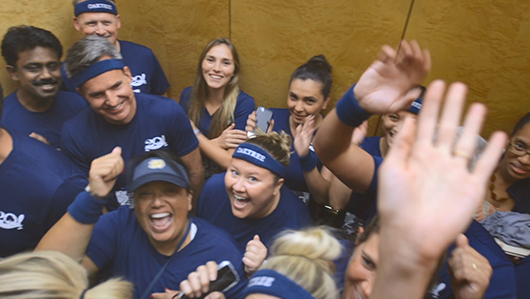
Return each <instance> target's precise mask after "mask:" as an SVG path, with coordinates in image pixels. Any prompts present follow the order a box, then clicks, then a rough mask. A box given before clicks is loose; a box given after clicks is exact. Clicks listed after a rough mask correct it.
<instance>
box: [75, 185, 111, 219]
mask: <svg viewBox="0 0 530 299" xmlns="http://www.w3.org/2000/svg"><path fill="white" fill-rule="evenodd" d="M105 203H106V201H105V200H102V199H96V198H95V197H93V196H92V195H90V194H89V193H88V192H86V191H83V192H81V193H79V194H78V195H77V196H76V198H75V200H74V202H72V203H71V204H70V206H68V213H70V215H71V216H72V218H74V219H75V220H76V221H77V222H80V223H83V224H94V223H96V222H98V220H99V216H101V215H102V214H103V206H105Z"/></svg>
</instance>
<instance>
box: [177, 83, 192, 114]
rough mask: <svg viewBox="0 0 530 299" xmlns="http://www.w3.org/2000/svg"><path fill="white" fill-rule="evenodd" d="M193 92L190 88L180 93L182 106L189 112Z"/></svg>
mask: <svg viewBox="0 0 530 299" xmlns="http://www.w3.org/2000/svg"><path fill="white" fill-rule="evenodd" d="M192 91H193V87H192V86H188V87H186V88H184V90H183V91H182V92H181V93H180V102H179V104H180V106H182V108H184V109H185V110H187V109H188V108H189V104H190V102H191V92H192Z"/></svg>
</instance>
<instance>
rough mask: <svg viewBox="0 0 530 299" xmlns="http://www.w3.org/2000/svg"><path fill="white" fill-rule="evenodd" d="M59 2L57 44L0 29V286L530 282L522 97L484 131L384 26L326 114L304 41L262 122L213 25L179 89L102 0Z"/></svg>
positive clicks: (498, 292)
mask: <svg viewBox="0 0 530 299" xmlns="http://www.w3.org/2000/svg"><path fill="white" fill-rule="evenodd" d="M73 6H74V19H73V23H74V24H73V25H74V27H75V29H76V30H77V31H79V32H81V33H82V34H83V35H84V37H83V38H82V39H81V40H79V41H78V42H76V43H75V44H74V45H73V46H72V47H71V48H70V49H69V50H68V51H67V54H66V58H65V60H64V62H61V57H62V56H63V48H62V45H61V43H60V41H59V40H58V39H57V38H56V37H55V36H54V35H53V33H51V32H50V31H47V30H45V29H42V28H37V27H33V26H29V25H27V26H25V25H19V26H14V27H11V28H10V29H9V30H8V31H7V33H5V35H4V37H3V40H2V45H1V50H2V56H3V57H4V59H5V61H6V65H7V67H6V69H7V72H8V73H9V75H10V78H11V79H12V80H13V81H15V82H18V89H17V90H16V91H15V92H13V93H12V94H10V95H7V96H6V97H5V99H4V96H3V91H2V89H1V87H0V99H1V100H0V114H1V119H0V121H1V125H0V192H1V194H2V196H1V197H0V239H2V242H0V298H12V299H14V298H43V299H44V298H50V299H51V298H65V299H77V298H80V299H83V298H87V299H88V298H109V299H113V298H116V299H118V298H120V299H121V298H124V299H125V298H137V299H146V298H159V299H172V298H209V299H223V298H248V299H260V298H264V299H267V298H273V299H274V298H284V299H288V298H289V299H290V298H302V299H303V298H315V299H336V298H343V299H362V298H364V299H366V298H373V299H378V298H457V299H478V298H519V299H521V298H530V288H529V284H528V282H529V281H530V280H529V279H530V257H528V255H529V253H530V189H529V188H530V113H528V114H526V115H525V116H524V117H523V118H521V119H520V120H519V121H518V122H517V123H516V124H515V127H514V129H513V131H512V132H511V134H510V136H507V135H506V134H504V133H502V132H495V133H493V134H492V136H491V138H490V139H489V141H487V142H486V141H485V140H484V139H483V138H482V137H480V131H481V128H482V125H483V123H484V122H485V115H486V107H485V106H484V105H483V104H479V103H473V104H471V106H470V107H469V109H468V110H467V112H466V113H465V115H464V104H465V102H466V94H467V88H466V86H465V85H464V84H463V83H453V84H450V85H449V86H448V87H447V86H446V84H445V83H444V82H443V81H440V80H435V81H433V82H432V83H430V84H429V85H428V86H427V87H424V86H422V85H421V84H422V81H423V80H424V79H425V78H426V76H427V75H428V73H429V72H430V69H431V57H430V53H429V51H428V50H427V49H422V48H421V47H420V45H419V44H418V43H417V42H416V41H410V42H408V41H402V42H401V45H400V49H399V51H397V50H395V49H393V48H391V47H389V46H383V47H382V49H381V52H380V54H379V57H378V59H377V60H375V61H374V62H373V63H372V64H371V65H370V66H369V67H368V68H367V69H366V70H365V71H364V72H363V74H362V75H361V76H360V78H359V79H358V81H357V82H352V84H353V86H352V87H351V88H349V89H348V90H347V91H345V93H344V94H343V95H342V98H341V99H340V100H339V101H338V102H337V104H336V107H334V108H333V109H331V111H330V112H329V113H327V114H325V115H324V110H326V109H327V108H331V107H330V99H331V87H332V81H333V80H332V66H331V65H330V63H329V62H328V61H327V59H326V57H325V56H324V55H316V56H314V57H312V58H311V59H309V60H308V61H307V62H306V63H304V64H303V65H301V66H300V67H298V68H297V69H296V70H294V72H293V74H292V76H291V79H290V81H289V82H288V84H287V82H286V85H288V86H289V92H288V94H287V103H286V106H287V108H271V109H270V110H269V111H271V112H272V117H271V119H270V120H265V121H266V122H267V125H268V126H267V127H268V129H267V130H266V131H265V132H264V131H262V130H261V129H260V128H259V126H258V123H259V122H260V121H259V119H258V118H259V116H258V114H257V113H256V105H258V106H259V105H260V103H259V102H257V101H255V100H254V98H253V97H252V96H251V95H249V94H247V93H245V92H244V91H242V90H241V88H240V86H239V82H240V76H241V69H242V68H244V66H242V65H241V63H240V60H239V57H238V53H237V50H236V47H235V45H234V44H233V43H232V42H231V41H230V40H229V39H228V38H224V37H223V38H217V39H214V40H212V41H211V42H209V43H208V44H207V45H206V46H205V48H204V50H203V51H202V53H201V54H200V55H198V58H199V60H198V66H197V74H196V77H195V80H194V82H190V83H193V85H192V86H190V87H188V88H186V89H184V90H183V91H182V94H181V96H180V101H179V102H177V101H175V100H173V99H170V98H168V97H167V89H168V87H169V82H168V80H167V78H166V76H165V75H164V72H163V70H162V68H161V67H160V64H159V62H158V60H157V58H156V57H155V55H154V54H153V52H152V51H151V50H150V49H149V48H147V47H144V46H141V45H138V44H135V43H132V42H128V41H123V40H120V39H118V31H119V29H120V27H121V21H120V15H119V14H118V9H117V6H116V3H115V1H112V0H84V1H83V0H74V1H73ZM354 83H355V84H354ZM491 113H494V112H491ZM372 115H380V116H381V123H382V129H383V136H381V137H377V136H374V137H366V135H367V134H366V132H367V120H368V119H369V118H370V117H371V116H372ZM461 119H463V121H462V120H461ZM507 223H509V225H508V224H507ZM499 243H500V244H503V245H504V246H503V247H502V248H501V246H500V245H499ZM508 245H509V247H510V248H512V249H508V247H507V246H508ZM513 248H516V249H518V250H514V249H513ZM525 250H526V251H525ZM227 269H228V270H227ZM227 272H229V274H227ZM228 277H230V278H228ZM225 282H226V283H225Z"/></svg>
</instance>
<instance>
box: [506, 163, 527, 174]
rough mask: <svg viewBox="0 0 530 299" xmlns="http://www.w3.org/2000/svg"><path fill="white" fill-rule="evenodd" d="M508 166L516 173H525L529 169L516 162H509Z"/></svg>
mask: <svg viewBox="0 0 530 299" xmlns="http://www.w3.org/2000/svg"><path fill="white" fill-rule="evenodd" d="M510 167H511V169H512V171H513V172H515V173H516V174H518V175H527V174H528V173H529V172H530V171H529V170H528V169H526V168H523V167H521V166H520V165H518V164H513V163H512V164H510Z"/></svg>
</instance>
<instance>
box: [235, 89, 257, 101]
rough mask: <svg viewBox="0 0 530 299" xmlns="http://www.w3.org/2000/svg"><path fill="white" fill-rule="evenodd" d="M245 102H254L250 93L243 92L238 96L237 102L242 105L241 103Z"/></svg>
mask: <svg viewBox="0 0 530 299" xmlns="http://www.w3.org/2000/svg"><path fill="white" fill-rule="evenodd" d="M245 101H252V102H254V98H253V97H251V96H250V95H249V94H248V93H246V92H244V91H242V90H241V91H240V92H239V94H238V95H237V102H238V103H240V102H245Z"/></svg>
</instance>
